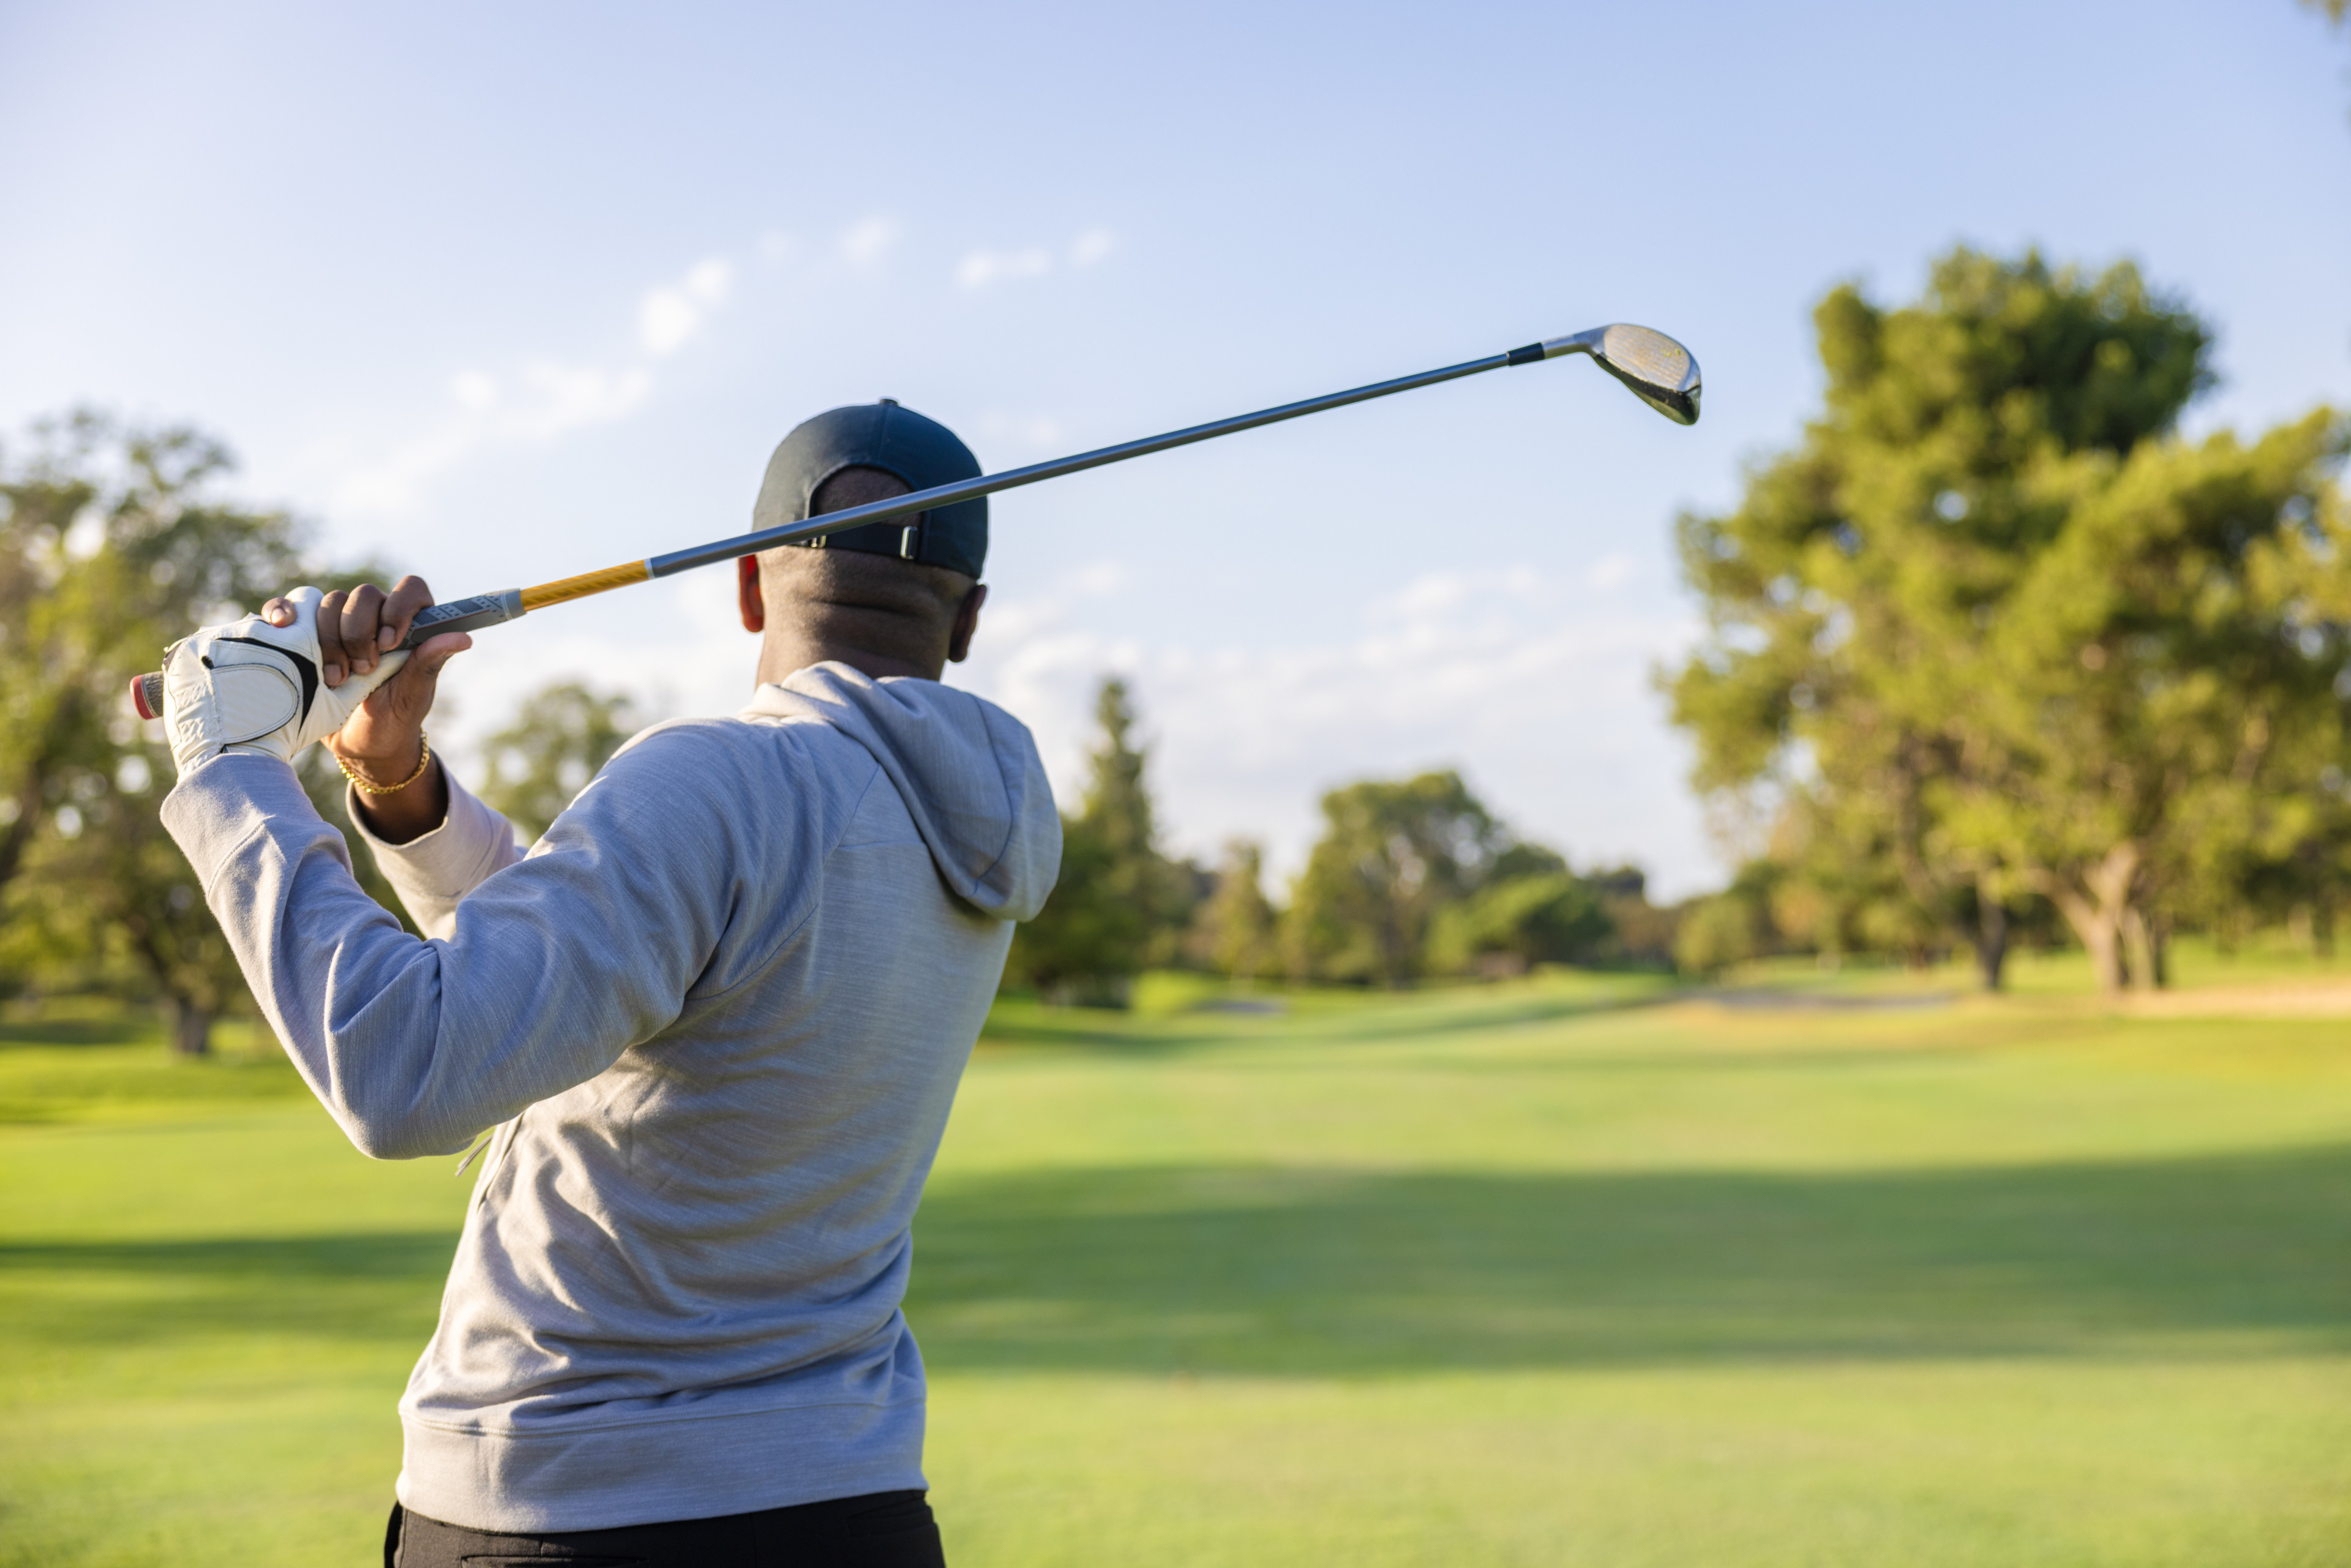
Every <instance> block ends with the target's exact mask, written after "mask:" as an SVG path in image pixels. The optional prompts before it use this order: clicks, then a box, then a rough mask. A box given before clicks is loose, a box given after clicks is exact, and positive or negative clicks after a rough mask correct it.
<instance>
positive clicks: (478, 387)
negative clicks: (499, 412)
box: [449, 371, 498, 412]
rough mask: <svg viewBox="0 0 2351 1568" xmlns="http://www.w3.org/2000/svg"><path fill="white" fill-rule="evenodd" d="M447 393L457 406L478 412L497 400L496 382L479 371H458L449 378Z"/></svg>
mask: <svg viewBox="0 0 2351 1568" xmlns="http://www.w3.org/2000/svg"><path fill="white" fill-rule="evenodd" d="M449 395H450V396H451V397H453V398H455V399H456V400H457V406H458V407H459V408H463V409H470V410H473V411H475V412H479V411H480V410H482V409H486V408H487V407H489V406H490V405H491V404H492V403H494V402H497V401H498V383H497V382H496V381H494V380H493V379H491V377H490V376H488V375H487V374H486V373H485V372H483V371H458V372H457V373H456V374H455V375H454V376H451V377H450V378H449Z"/></svg>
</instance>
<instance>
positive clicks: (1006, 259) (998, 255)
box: [955, 246, 1053, 288]
mask: <svg viewBox="0 0 2351 1568" xmlns="http://www.w3.org/2000/svg"><path fill="white" fill-rule="evenodd" d="M1052 270H1053V253H1052V252H1051V251H1050V250H1047V249H1046V248H1045V247H1044V246H1029V248H1028V249H1026V250H976V251H973V252H972V253H971V254H970V255H968V256H965V257H964V258H963V260H962V261H960V262H958V263H956V275H955V276H956V283H957V284H959V285H961V286H962V287H966V288H985V287H987V286H988V285H989V284H991V283H1002V282H1004V281H1006V280H1007V279H1009V278H1015V277H1042V276H1043V275H1044V274H1046V273H1048V272H1050V271H1052Z"/></svg>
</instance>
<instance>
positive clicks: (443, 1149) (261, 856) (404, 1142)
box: [163, 739, 757, 1159]
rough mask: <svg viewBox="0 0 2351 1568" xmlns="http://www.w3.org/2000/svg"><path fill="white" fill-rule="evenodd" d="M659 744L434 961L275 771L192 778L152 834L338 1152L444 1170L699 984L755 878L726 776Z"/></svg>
mask: <svg viewBox="0 0 2351 1568" xmlns="http://www.w3.org/2000/svg"><path fill="white" fill-rule="evenodd" d="M675 744H676V743H673V745H672V746H670V747H658V746H641V747H635V748H633V749H632V750H631V751H630V752H628V753H626V754H624V755H623V756H622V758H617V759H615V761H614V763H613V764H612V765H611V767H609V768H607V769H606V771H605V773H604V774H603V775H602V776H601V777H600V779H599V781H598V784H597V787H596V788H594V789H590V790H589V791H588V792H587V793H586V794H585V795H583V796H582V797H581V799H580V801H578V802H577V803H575V804H574V805H573V807H572V808H571V810H569V811H567V812H566V813H565V814H564V815H563V817H561V818H560V819H559V820H558V821H557V823H556V825H555V826H554V827H553V828H551V829H549V832H548V835H547V837H546V838H545V839H544V840H542V841H540V844H539V846H538V851H537V852H535V853H534V854H532V855H531V856H530V857H529V858H528V859H527V860H524V861H522V862H519V863H517V864H516V865H513V866H510V867H508V868H507V870H506V871H504V872H503V873H501V874H499V875H497V876H496V877H493V878H491V879H490V880H489V881H487V882H486V883H483V884H482V885H481V886H480V887H478V888H476V889H475V890H474V892H473V893H472V894H470V895H469V896H467V897H466V898H465V900H464V902H463V903H462V904H458V905H457V906H456V908H455V911H454V914H453V917H452V919H451V921H450V922H449V935H448V936H447V937H446V938H445V939H440V940H430V941H421V940H419V939H418V938H416V937H414V936H410V935H408V934H407V933H406V932H405V931H402V929H401V928H400V925H399V924H398V923H397V922H395V921H394V920H393V919H392V916H391V915H388V914H386V913H385V912H384V911H383V910H382V908H381V906H379V905H378V904H376V903H375V902H374V901H373V900H372V899H370V898H369V897H368V896H367V894H365V893H363V892H362V891H360V886H359V883H357V882H355V881H353V880H352V878H351V874H350V861H349V859H348V854H347V852H346V851H345V849H344V847H343V841H342V835H341V834H340V833H339V832H337V831H335V830H334V829H333V828H332V827H331V826H329V824H328V823H326V822H325V821H321V820H320V819H319V815H318V813H317V812H316V811H315V810H312V808H311V806H310V803H309V800H308V797H307V796H306V795H305V794H304V793H303V791H302V788H301V785H300V782H299V781H298V779H296V778H295V777H294V773H293V769H292V768H290V767H288V766H287V764H286V763H284V762H281V761H279V760H277V758H271V757H253V756H244V755H237V754H231V755H227V756H223V757H218V758H213V759H212V760H209V761H206V762H204V763H203V764H202V765H201V766H199V767H196V768H193V769H192V770H191V771H190V772H189V773H188V775H187V776H186V777H184V778H183V779H181V780H180V783H179V786H178V787H177V788H176V789H173V790H172V793H171V795H170V796H169V797H168V798H167V799H166V800H164V803H163V821H164V825H165V826H166V827H167V828H169V829H170V830H171V832H172V837H173V838H174V839H175V840H177V841H179V843H180V846H181V848H182V849H183V850H184V851H185V852H186V853H187V856H188V860H189V862H190V864H192V865H193V867H194V868H195V871H196V873H197V876H198V879H199V880H200V882H201V883H202V884H203V886H204V897H205V900H206V902H207V903H208V904H210V905H211V907H212V909H213V912H214V914H215V915H218V916H219V917H220V922H221V927H222V929H223V930H224V931H225V933H226V934H227V936H228V939H229V944H230V946H231V947H232V948H233V949H234V950H235V953H236V956H237V962H238V964H239V965H240V966H241V967H243V969H244V971H245V975H246V980H247V982H248V983H249V984H250V985H251V986H252V988H253V992H254V995H255V997H256V999H257V1000H258V1001H259V1002H260V1004H261V1007H262V1009H263V1011H264V1012H265V1013H266V1015H267V1016H268V1019H269V1021H270V1023H271V1025H272V1027H273V1028H274V1029H275V1030H277V1036H278V1038H279V1039H280V1040H283V1041H284V1042H285V1045H286V1048H287V1054H288V1055H289V1056H291V1057H292V1058H293V1060H294V1062H295V1064H296V1066H297V1067H298V1069H300V1071H301V1073H302V1076H303V1078H304V1079H305V1080H306V1081H307V1082H308V1083H309V1085H310V1087H311V1089H312V1091H313V1092H316V1093H317V1094H318V1096H319V1100H320V1101H321V1102H322V1103H324V1104H325V1105H326V1106H327V1108H328V1110H329V1112H331V1113H333V1115H334V1117H335V1119H336V1120H337V1121H338V1122H339V1123H340V1124H341V1125H342V1128H343V1130H344V1132H345V1133H346V1134H348V1135H349V1136H350V1140H351V1142H352V1143H354V1144H356V1145H358V1146H359V1147H360V1149H361V1150H362V1151H364V1152H365V1153H367V1154H370V1155H375V1156H377V1157H379V1158H389V1159H400V1158H412V1157H414V1156H417V1155H430V1154H440V1153H453V1152H455V1150H457V1149H460V1148H463V1147H464V1146H465V1144H466V1143H467V1142H468V1141H469V1140H470V1139H471V1138H472V1136H473V1135H474V1134H475V1133H477V1132H479V1131H480V1130H481V1129H482V1128H484V1127H486V1126H491V1125H494V1124H497V1123H499V1122H503V1121H505V1120H507V1118H508V1117H510V1116H512V1115H514V1114H515V1113H517V1112H518V1111H520V1110H522V1109H523V1108H525V1107H526V1106H528V1105H530V1104H533V1103H536V1102H538V1101H540V1100H544V1099H547V1098H549V1096H551V1095H555V1094H559V1093H561V1092H563V1091H564V1090H566V1089H569V1088H570V1087H572V1086H573V1085H574V1084H578V1083H582V1082H586V1081H587V1080H589V1079H590V1078H592V1077H594V1076H595V1075H596V1074H597V1073H599V1072H601V1071H603V1070H604V1069H605V1068H607V1067H609V1066H611V1063H612V1062H613V1061H615V1060H617V1059H618V1058H619V1056H620V1054H621V1053H622V1051H626V1050H627V1049H628V1048H629V1047H630V1046H632V1045H634V1044H636V1043H638V1042H639V1041H642V1040H647V1039H650V1038H651V1037H652V1036H653V1035H654V1034H657V1033H659V1032H660V1031H661V1030H663V1029H664V1028H665V1027H667V1026H668V1025H669V1024H670V1023H671V1021H672V1020H674V1019H675V1018H676V1017H677V1015H678V1013H679V1011H680V1010H681V1009H683V1007H684V1002H685V996H686V992H687V991H688V990H689V989H690V988H692V987H693V986H694V984H695V981H696V980H697V979H698V978H699V977H701V975H702V973H703V971H704V969H705V967H707V965H708V963H709V961H710V956H711V955H712V953H713V952H715V951H716V946H717V943H718V940H719V937H720V935H721V934H722V933H723V932H724V930H725V929H726V921H727V918H728V915H729V912H730V909H731V907H732V904H733V902H734V899H735V896H736V894H737V888H736V885H735V878H736V875H737V871H738V868H739V867H740V866H741V865H743V864H747V863H752V862H753V861H754V860H755V859H756V858H757V857H756V854H755V853H754V852H752V851H750V850H749V849H747V846H745V845H743V844H741V843H738V842H737V841H735V840H736V836H737V832H738V831H739V829H738V827H737V824H735V823H734V822H732V821H730V818H731V817H733V816H734V815H735V814H734V813H730V812H727V811H726V810H723V809H720V804H719V802H717V801H716V800H715V799H714V798H713V796H712V793H711V792H713V791H723V790H725V789H728V788H730V787H733V788H738V789H739V788H748V785H747V783H746V782H745V781H743V780H740V779H732V778H729V777H726V767H725V765H724V760H725V759H724V758H702V757H696V758H692V761H691V764H690V765H687V766H681V765H680V761H679V759H678V758H677V757H676V756H675V755H674V746H675ZM684 744H689V745H690V744H691V740H690V739H688V740H686V741H685V742H684ZM664 752H669V753H672V754H671V755H669V756H663V755H657V754H659V753H664ZM682 779H684V780H688V781H689V782H687V783H685V784H684V785H681V780H682Z"/></svg>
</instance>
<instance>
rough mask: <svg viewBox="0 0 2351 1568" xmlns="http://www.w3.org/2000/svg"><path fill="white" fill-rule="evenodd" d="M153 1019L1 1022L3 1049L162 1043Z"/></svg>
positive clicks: (0, 1044) (0, 1030) (0, 1032)
mask: <svg viewBox="0 0 2351 1568" xmlns="http://www.w3.org/2000/svg"><path fill="white" fill-rule="evenodd" d="M161 1039H162V1030H161V1029H160V1028H159V1027H157V1025H156V1023H155V1020H154V1019H152V1018H148V1017H141V1016H133V1015H130V1014H125V1015H124V1016H122V1017H120V1018H67V1019H28V1020H25V1021H21V1022H0V1047H6V1046H11V1045H144V1044H147V1043H149V1042H151V1041H156V1040H161Z"/></svg>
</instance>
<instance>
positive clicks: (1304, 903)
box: [1283, 771, 1507, 987]
mask: <svg viewBox="0 0 2351 1568" xmlns="http://www.w3.org/2000/svg"><path fill="white" fill-rule="evenodd" d="M1322 820H1323V829H1322V839H1321V841H1319V842H1317V843H1316V844H1315V846H1314V848H1313V851H1312V852H1311V853H1310V854H1309V855H1308V857H1307V862H1306V869H1305V870H1304V871H1303V872H1302V873H1300V875H1299V878H1298V883H1297V885H1296V887H1295V888H1294V889H1293V890H1292V893H1291V896H1290V910H1289V913H1288V915H1286V916H1285V917H1284V922H1283V945H1284V946H1285V948H1286V949H1287V951H1288V953H1289V956H1290V968H1291V970H1292V972H1293V973H1295V974H1297V975H1298V976H1299V977H1301V978H1304V977H1314V978H1320V979H1332V980H1352V981H1368V982H1371V983H1374V984H1377V985H1382V986H1391V987H1394V986H1402V985H1405V984H1406V983H1408V982H1409V981H1411V980H1412V979H1414V978H1415V977H1417V976H1418V975H1420V974H1421V973H1422V972H1423V970H1424V968H1425V967H1426V958H1427V939H1428V929H1429V923H1430V921H1431V920H1432V919H1434V918H1435V916H1436V915H1437V911H1438V910H1439V909H1440V908H1442V907H1443V906H1444V905H1446V904H1449V903H1453V902H1455V901H1457V900H1458V899H1461V898H1463V897H1465V896H1467V895H1468V894H1469V893H1470V892H1472V891H1473V890H1474V889H1475V888H1476V887H1477V886H1478V885H1479V883H1481V882H1482V881H1483V880H1484V879H1485V876H1486V874H1487V873H1488V871H1489V869H1490V868H1491V866H1492V864H1493V862H1494V861H1495V859H1496V857H1497V856H1498V855H1499V854H1500V853H1501V852H1502V851H1503V850H1504V849H1505V848H1506V847H1507V835H1506V833H1505V832H1504V831H1503V829H1502V826H1501V824H1500V823H1499V822H1498V821H1495V819H1494V816H1493V814H1492V813H1491V812H1489V811H1488V810H1486V808H1485V806H1484V805H1483V804H1482V803H1481V802H1480V801H1479V800H1478V798H1477V797H1476V796H1475V795H1472V794H1471V793H1470V792H1469V787H1468V785H1467V784H1465V783H1463V782H1462V780H1461V776H1460V775H1459V774H1458V773H1454V772H1451V771H1446V772H1441V773H1424V774H1421V775H1420V776H1419V777H1417V778H1415V779H1405V780H1403V781H1401V782H1387V781H1383V780H1376V779H1371V780H1365V781H1364V782H1362V783H1358V784H1350V785H1348V786H1346V787H1345V788H1344V789H1333V790H1332V791H1331V792H1330V793H1329V794H1327V795H1325V796H1323V797H1322Z"/></svg>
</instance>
